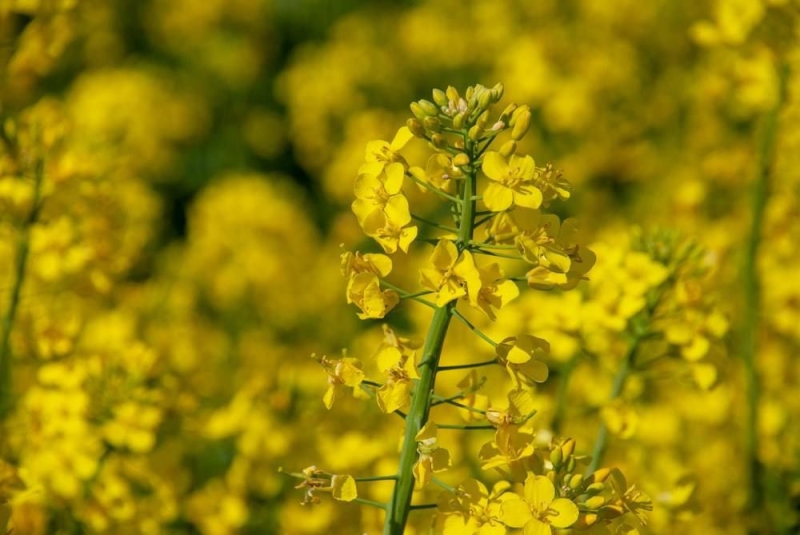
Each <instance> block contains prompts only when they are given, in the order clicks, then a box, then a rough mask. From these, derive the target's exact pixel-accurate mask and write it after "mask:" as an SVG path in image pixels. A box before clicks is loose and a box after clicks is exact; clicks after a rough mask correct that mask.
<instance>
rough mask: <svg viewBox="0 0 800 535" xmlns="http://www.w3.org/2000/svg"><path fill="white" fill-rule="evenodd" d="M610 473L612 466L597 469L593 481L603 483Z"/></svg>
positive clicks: (592, 476)
mask: <svg viewBox="0 0 800 535" xmlns="http://www.w3.org/2000/svg"><path fill="white" fill-rule="evenodd" d="M609 474H611V468H600V469H599V470H595V471H594V473H593V474H592V475H591V478H592V482H596V483H602V482H603V481H605V480H606V479H608V476H609Z"/></svg>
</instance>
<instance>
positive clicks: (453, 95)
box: [445, 85, 461, 102]
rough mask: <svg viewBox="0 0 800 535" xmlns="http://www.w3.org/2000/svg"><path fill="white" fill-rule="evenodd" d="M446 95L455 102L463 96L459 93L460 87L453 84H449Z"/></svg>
mask: <svg viewBox="0 0 800 535" xmlns="http://www.w3.org/2000/svg"><path fill="white" fill-rule="evenodd" d="M445 95H447V99H448V100H452V101H453V102H458V99H459V98H461V95H459V94H458V89H456V88H455V87H453V86H452V85H448V86H447V90H446V91H445Z"/></svg>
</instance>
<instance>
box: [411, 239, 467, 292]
mask: <svg viewBox="0 0 800 535" xmlns="http://www.w3.org/2000/svg"><path fill="white" fill-rule="evenodd" d="M431 264H433V267H432V268H424V269H421V270H420V284H421V285H422V286H423V287H424V288H427V289H429V290H431V291H433V292H434V293H435V294H436V301H435V302H436V306H438V307H442V306H444V305H446V304H447V303H449V302H450V301H452V300H454V299H458V298H459V297H463V296H466V295H467V292H468V291H469V292H470V293H472V294H473V295H475V296H476V299H477V294H478V291H479V290H480V286H481V275H480V272H479V271H478V268H477V267H475V260H474V259H473V258H472V254H471V253H470V252H469V251H462V252H461V254H459V252H458V249H457V248H456V246H455V244H453V242H451V241H449V240H439V243H438V244H436V247H435V248H434V250H433V254H432V255H431Z"/></svg>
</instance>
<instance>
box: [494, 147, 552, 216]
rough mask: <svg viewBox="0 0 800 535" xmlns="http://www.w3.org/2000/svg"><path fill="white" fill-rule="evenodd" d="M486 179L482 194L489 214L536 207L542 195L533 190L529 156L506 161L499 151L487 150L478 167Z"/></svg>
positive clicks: (538, 191)
mask: <svg viewBox="0 0 800 535" xmlns="http://www.w3.org/2000/svg"><path fill="white" fill-rule="evenodd" d="M481 169H483V172H484V174H485V175H486V177H487V178H488V179H489V180H490V182H489V186H488V187H487V188H486V190H485V191H484V192H483V203H484V204H485V205H486V208H488V209H489V210H491V211H492V212H502V211H503V210H508V209H509V208H511V207H512V206H522V207H523V208H534V209H535V208H539V206H541V204H542V192H541V191H540V190H539V188H537V187H536V182H535V178H536V164H535V163H534V161H533V158H531V157H530V156H517V155H516V154H513V155H512V156H511V158H509V159H508V160H506V158H505V157H504V156H503V155H502V154H500V153H499V152H494V151H489V152H487V153H486V154H485V155H484V157H483V165H482V167H481Z"/></svg>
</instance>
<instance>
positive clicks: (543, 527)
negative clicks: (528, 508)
mask: <svg viewBox="0 0 800 535" xmlns="http://www.w3.org/2000/svg"><path fill="white" fill-rule="evenodd" d="M522 533H523V535H553V529H552V528H551V527H550V525H549V524H545V523H544V522H542V521H541V520H539V519H538V518H535V517H534V518H531V521H530V522H528V523H527V524H525V529H524V530H522Z"/></svg>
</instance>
